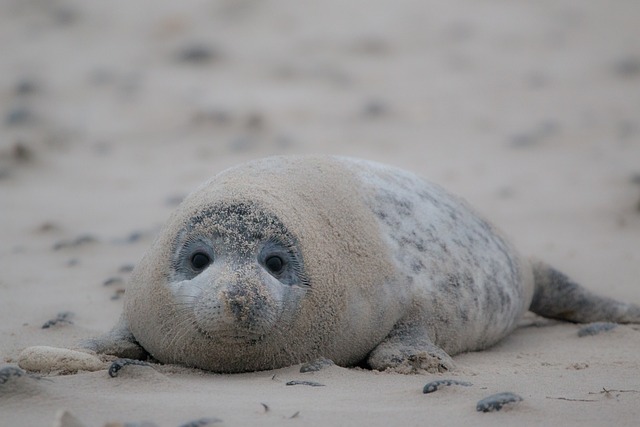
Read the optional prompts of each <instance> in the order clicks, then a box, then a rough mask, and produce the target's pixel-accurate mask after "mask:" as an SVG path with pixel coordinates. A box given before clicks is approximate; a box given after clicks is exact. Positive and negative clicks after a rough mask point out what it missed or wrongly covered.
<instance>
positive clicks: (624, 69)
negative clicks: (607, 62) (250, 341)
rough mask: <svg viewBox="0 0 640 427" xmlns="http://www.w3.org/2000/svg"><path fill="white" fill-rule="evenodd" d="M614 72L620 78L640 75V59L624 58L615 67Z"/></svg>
mask: <svg viewBox="0 0 640 427" xmlns="http://www.w3.org/2000/svg"><path fill="white" fill-rule="evenodd" d="M613 71H614V72H615V73H616V74H617V75H618V76H620V77H624V78H631V77H636V76H639V75H640V57H627V58H622V59H620V60H618V61H616V63H615V64H614V65H613Z"/></svg>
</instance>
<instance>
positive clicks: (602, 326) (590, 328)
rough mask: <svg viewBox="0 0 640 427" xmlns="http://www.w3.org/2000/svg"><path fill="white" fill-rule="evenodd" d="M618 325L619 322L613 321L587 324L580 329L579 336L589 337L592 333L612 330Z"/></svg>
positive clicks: (596, 333)
mask: <svg viewBox="0 0 640 427" xmlns="http://www.w3.org/2000/svg"><path fill="white" fill-rule="evenodd" d="M617 326H618V324H617V323H611V322H595V323H590V324H588V325H587V326H583V327H582V328H580V330H579V331H578V336H579V337H587V336H590V335H598V334H599V333H600V332H607V331H610V330H612V329H614V328H616V327H617Z"/></svg>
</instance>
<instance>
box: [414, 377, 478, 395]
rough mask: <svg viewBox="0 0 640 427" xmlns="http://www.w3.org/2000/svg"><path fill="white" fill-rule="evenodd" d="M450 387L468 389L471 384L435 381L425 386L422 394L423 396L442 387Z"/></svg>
mask: <svg viewBox="0 0 640 427" xmlns="http://www.w3.org/2000/svg"><path fill="white" fill-rule="evenodd" d="M452 385H461V386H464V387H469V386H472V385H473V384H471V383H470V382H467V381H458V380H437V381H431V382H430V383H427V384H425V386H424V388H423V389H422V392H423V393H424V394H427V393H433V392H434V391H436V390H438V389H439V388H440V387H442V386H452Z"/></svg>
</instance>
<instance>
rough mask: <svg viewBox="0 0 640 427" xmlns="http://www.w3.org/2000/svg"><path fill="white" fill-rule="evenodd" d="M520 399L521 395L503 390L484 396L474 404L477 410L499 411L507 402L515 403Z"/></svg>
mask: <svg viewBox="0 0 640 427" xmlns="http://www.w3.org/2000/svg"><path fill="white" fill-rule="evenodd" d="M521 401H522V397H520V396H518V395H517V394H514V393H509V392H504V393H497V394H493V395H491V396H489V397H485V398H484V399H482V400H481V401H479V402H478V404H477V405H476V411H478V412H493V411H499V410H501V409H502V407H503V406H505V405H509V404H515V403H518V402H521Z"/></svg>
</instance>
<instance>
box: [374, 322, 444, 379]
mask: <svg viewBox="0 0 640 427" xmlns="http://www.w3.org/2000/svg"><path fill="white" fill-rule="evenodd" d="M367 364H368V365H369V367H370V368H371V369H377V370H380V371H382V370H385V369H390V370H393V371H396V372H398V373H403V374H407V373H419V372H421V371H427V372H431V373H436V372H446V371H449V370H452V369H453V368H454V363H453V360H452V359H451V356H449V355H448V354H447V353H446V352H445V351H444V350H443V349H441V348H440V347H438V346H437V345H435V344H434V343H433V342H432V341H431V339H430V338H429V337H428V336H427V335H426V333H425V331H424V328H422V329H421V328H418V327H410V326H407V325H398V326H396V327H395V328H394V330H393V331H391V334H389V336H388V337H387V338H385V340H384V341H382V342H381V343H380V344H379V345H378V346H377V347H376V348H374V349H373V351H371V353H369V356H368V358H367Z"/></svg>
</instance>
